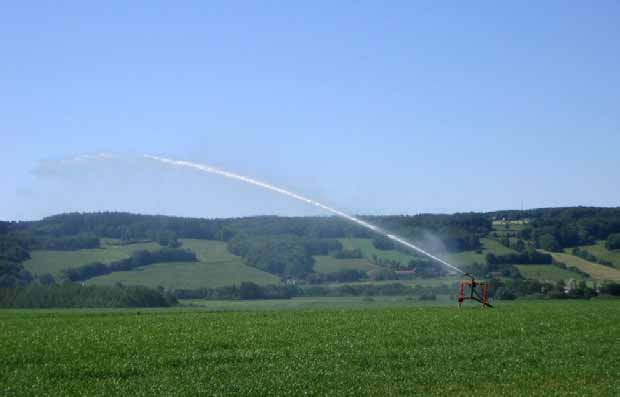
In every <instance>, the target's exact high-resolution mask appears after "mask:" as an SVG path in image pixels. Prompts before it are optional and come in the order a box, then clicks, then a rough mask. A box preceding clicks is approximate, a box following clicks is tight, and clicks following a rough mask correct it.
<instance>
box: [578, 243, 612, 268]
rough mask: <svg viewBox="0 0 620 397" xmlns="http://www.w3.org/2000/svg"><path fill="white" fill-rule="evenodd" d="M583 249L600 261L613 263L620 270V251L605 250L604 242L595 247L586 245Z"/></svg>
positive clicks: (594, 245)
mask: <svg viewBox="0 0 620 397" xmlns="http://www.w3.org/2000/svg"><path fill="white" fill-rule="evenodd" d="M581 248H584V249H586V250H587V251H588V252H590V253H591V254H592V255H594V256H596V257H597V258H599V259H603V260H606V261H609V262H611V263H612V264H613V265H614V266H615V267H616V268H620V250H612V251H610V250H608V249H607V248H605V242H604V241H599V242H598V243H596V244H593V245H585V246H583V247H581Z"/></svg>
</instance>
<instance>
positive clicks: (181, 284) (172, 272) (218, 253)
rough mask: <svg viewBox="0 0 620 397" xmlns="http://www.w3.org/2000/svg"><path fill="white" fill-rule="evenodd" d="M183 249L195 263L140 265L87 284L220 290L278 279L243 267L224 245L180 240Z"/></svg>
mask: <svg viewBox="0 0 620 397" xmlns="http://www.w3.org/2000/svg"><path fill="white" fill-rule="evenodd" d="M182 241H183V247H184V248H189V249H191V250H192V251H194V252H195V253H196V256H197V257H198V260H199V261H198V262H178V263H176V262H168V263H157V264H154V265H150V266H144V267H141V268H137V269H135V270H131V271H125V272H114V273H110V274H106V275H105V276H99V277H94V278H92V279H90V280H88V282H87V283H92V284H101V285H112V284H115V283H117V282H121V283H123V284H126V285H146V286H150V287H157V286H159V285H161V286H163V287H166V288H175V289H196V288H201V287H208V288H214V287H221V286H226V285H232V284H237V285H239V284H240V283H241V282H242V281H253V282H255V283H257V284H263V285H264V284H278V283H280V279H279V278H278V277H276V276H274V275H272V274H269V273H266V272H263V271H261V270H258V269H255V268H253V267H250V266H246V265H245V264H244V263H243V262H242V260H241V258H240V257H238V256H235V255H232V254H231V253H230V252H228V250H227V249H226V243H224V242H221V241H210V240H192V239H184V240H182Z"/></svg>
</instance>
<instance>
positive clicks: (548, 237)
mask: <svg viewBox="0 0 620 397" xmlns="http://www.w3.org/2000/svg"><path fill="white" fill-rule="evenodd" d="M538 247H539V248H541V249H544V250H546V251H553V252H557V251H561V250H562V247H561V246H560V243H559V242H558V240H557V239H556V238H555V237H554V236H553V235H552V234H549V233H547V234H543V235H542V236H540V238H539V239H538Z"/></svg>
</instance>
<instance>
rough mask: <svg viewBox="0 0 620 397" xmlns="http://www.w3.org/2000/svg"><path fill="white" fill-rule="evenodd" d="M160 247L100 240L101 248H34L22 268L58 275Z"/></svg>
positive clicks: (148, 244)
mask: <svg viewBox="0 0 620 397" xmlns="http://www.w3.org/2000/svg"><path fill="white" fill-rule="evenodd" d="M159 248H161V247H160V246H159V244H157V243H138V244H129V245H109V244H106V242H105V241H102V245H101V248H95V249H82V250H77V251H50V250H36V251H32V252H30V256H31V259H29V260H27V261H25V262H24V263H23V265H24V268H25V269H26V270H28V271H29V272H31V273H33V274H35V275H41V274H45V273H51V274H52V275H54V276H58V275H59V274H60V271H61V270H63V269H66V268H70V267H77V266H81V265H85V264H87V263H92V262H103V263H109V262H112V261H117V260H119V259H123V258H127V257H129V256H130V255H131V253H132V252H134V251H137V250H155V249H159Z"/></svg>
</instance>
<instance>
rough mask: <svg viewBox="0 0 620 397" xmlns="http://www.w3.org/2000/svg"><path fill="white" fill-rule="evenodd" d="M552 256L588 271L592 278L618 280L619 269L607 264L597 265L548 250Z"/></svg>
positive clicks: (568, 264)
mask: <svg viewBox="0 0 620 397" xmlns="http://www.w3.org/2000/svg"><path fill="white" fill-rule="evenodd" d="M549 254H551V255H552V256H553V258H554V259H555V260H557V261H559V262H563V263H565V264H566V265H567V266H574V267H576V268H577V269H579V270H581V271H583V272H585V273H588V274H589V275H590V277H592V278H593V279H594V280H613V281H620V270H618V269H614V268H612V267H609V266H603V265H599V264H598V263H592V262H590V261H587V260H585V259H583V258H579V257H578V256H574V255H570V254H566V253H559V252H549Z"/></svg>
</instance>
